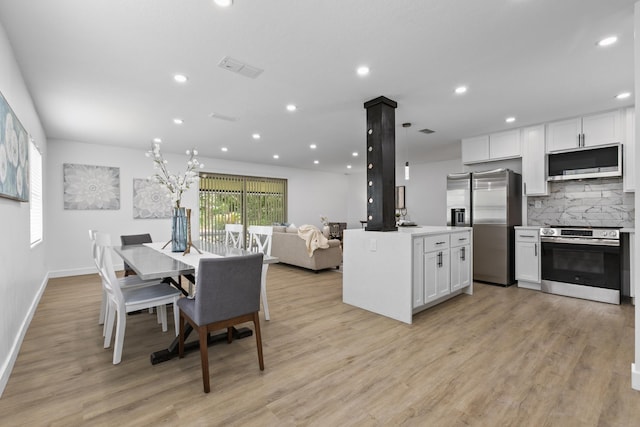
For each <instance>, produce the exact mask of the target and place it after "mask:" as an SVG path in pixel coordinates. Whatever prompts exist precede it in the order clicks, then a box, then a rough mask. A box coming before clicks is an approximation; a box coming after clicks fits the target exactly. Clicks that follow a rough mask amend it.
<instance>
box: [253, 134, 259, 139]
mask: <svg viewBox="0 0 640 427" xmlns="http://www.w3.org/2000/svg"><path fill="white" fill-rule="evenodd" d="M251 138H253V139H260V134H259V133H254V134H253V135H251Z"/></svg>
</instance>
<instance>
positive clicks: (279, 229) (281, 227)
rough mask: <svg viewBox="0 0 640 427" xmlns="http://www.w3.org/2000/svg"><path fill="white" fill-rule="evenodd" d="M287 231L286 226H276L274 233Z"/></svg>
mask: <svg viewBox="0 0 640 427" xmlns="http://www.w3.org/2000/svg"><path fill="white" fill-rule="evenodd" d="M286 231H287V227H285V226H284V225H274V226H273V232H274V233H286Z"/></svg>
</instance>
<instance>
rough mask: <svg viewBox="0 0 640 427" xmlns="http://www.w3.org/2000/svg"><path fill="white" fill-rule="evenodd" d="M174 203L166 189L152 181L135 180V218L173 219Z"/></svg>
mask: <svg viewBox="0 0 640 427" xmlns="http://www.w3.org/2000/svg"><path fill="white" fill-rule="evenodd" d="M172 212H173V202H172V201H171V193H169V191H168V190H167V188H166V187H164V186H162V185H160V184H158V183H157V182H155V181H153V180H151V179H137V178H134V179H133V218H134V219H150V218H171V216H172Z"/></svg>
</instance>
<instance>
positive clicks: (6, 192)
mask: <svg viewBox="0 0 640 427" xmlns="http://www.w3.org/2000/svg"><path fill="white" fill-rule="evenodd" d="M0 197H7V198H9V199H14V200H18V201H21V202H28V201H29V135H28V134H27V131H25V129H24V127H23V126H22V124H21V123H20V121H19V120H18V118H17V117H16V115H15V114H14V112H13V110H12V109H11V107H10V106H9V103H8V102H7V100H6V99H5V98H4V96H3V95H2V94H0Z"/></svg>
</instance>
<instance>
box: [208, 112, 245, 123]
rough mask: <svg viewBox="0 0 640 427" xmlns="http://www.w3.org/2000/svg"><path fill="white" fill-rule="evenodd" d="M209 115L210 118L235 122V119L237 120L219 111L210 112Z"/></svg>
mask: <svg viewBox="0 0 640 427" xmlns="http://www.w3.org/2000/svg"><path fill="white" fill-rule="evenodd" d="M209 117H211V118H212V119H220V120H226V121H228V122H235V121H236V120H238V119H237V118H236V117H232V116H225V115H223V114H220V113H211V114H209Z"/></svg>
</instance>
